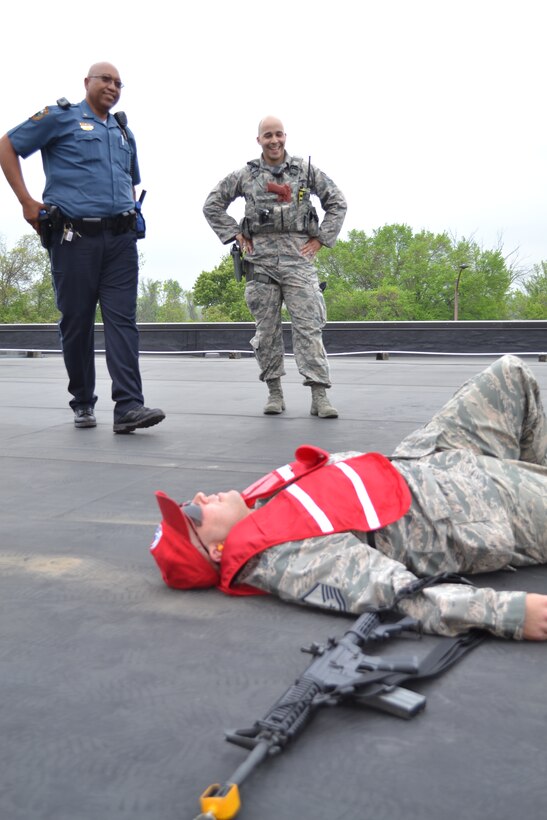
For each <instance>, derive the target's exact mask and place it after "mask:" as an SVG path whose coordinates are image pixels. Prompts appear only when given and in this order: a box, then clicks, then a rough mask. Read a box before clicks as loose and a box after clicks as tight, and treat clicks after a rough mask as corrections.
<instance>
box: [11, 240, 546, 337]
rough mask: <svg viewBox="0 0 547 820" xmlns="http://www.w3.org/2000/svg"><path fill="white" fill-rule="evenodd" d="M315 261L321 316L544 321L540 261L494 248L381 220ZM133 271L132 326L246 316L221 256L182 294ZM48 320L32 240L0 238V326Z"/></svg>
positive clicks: (42, 257) (45, 269)
mask: <svg viewBox="0 0 547 820" xmlns="http://www.w3.org/2000/svg"><path fill="white" fill-rule="evenodd" d="M315 265H316V268H317V273H318V277H319V281H320V282H323V283H325V284H324V296H325V301H326V304H327V310H328V318H329V320H331V321H363V320H366V321H446V320H450V319H454V318H458V319H462V320H465V319H467V320H479V319H483V320H484V319H495V320H507V319H545V318H547V262H546V261H541V262H539V263H537V264H535V265H533V266H532V267H531V268H528V269H523V268H522V267H521V266H519V263H518V259H517V257H516V253H515V252H513V253H510V254H504V252H503V247H502V246H501V244H500V246H499V247H497V248H494V249H487V250H485V249H483V248H481V247H480V246H479V245H478V244H477V243H476V242H475V241H474V240H473V239H465V238H460V239H457V238H455V237H452V236H450V235H449V234H448V233H439V234H434V233H431V232H429V231H425V230H423V231H419V232H416V233H415V232H414V231H413V230H412V229H411V228H410V227H409V226H407V225H397V224H396V225H384V226H383V227H381V228H378V229H377V230H375V231H373V232H372V234H370V235H367V234H366V233H365V232H364V231H358V230H353V231H350V232H349V234H348V237H347V239H345V240H339V241H338V242H337V243H336V245H335V247H334V248H322V249H321V250H320V251H319V253H318V254H317V257H316V260H315ZM143 267H144V260H143V259H142V258H141V277H140V281H139V294H138V307H137V320H138V321H139V322H195V321H207V322H230V321H252V316H251V314H250V312H249V310H248V308H247V305H246V303H245V296H244V290H245V284H244V282H236V280H235V278H234V273H233V264H232V259H231V256H230V254H229V253H227V254H226V255H225V256H223V257H222V258H221V260H220V262H219V264H218V265H217V267H215V268H214V269H213V270H212V271H203V272H202V273H200V274H199V275H198V276H197V278H196V281H195V283H194V285H193V287H192V288H191V289H190V290H185V289H184V288H182V287H181V285H180V284H179V283H178V282H177V281H176V280H175V279H168V280H166V281H158V280H153V279H148V278H146V277H143V275H142V269H143ZM58 318H59V314H58V311H57V309H56V307H55V299H54V294H53V289H52V287H51V274H50V267H49V258H48V255H47V253H46V252H45V251H44V250H43V248H42V246H41V245H40V241H39V239H38V237H37V236H36V235H25V236H23V237H22V238H21V239H20V240H19V242H18V243H17V244H16V246H15V247H14V248H12V249H8V248H7V247H6V244H5V242H4V240H3V239H2V237H0V322H2V323H26V322H37V323H50V322H56V321H57V320H58ZM287 318H288V317H287ZM97 321H100V311H99V314H98V317H97Z"/></svg>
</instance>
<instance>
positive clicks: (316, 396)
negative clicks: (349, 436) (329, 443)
mask: <svg viewBox="0 0 547 820" xmlns="http://www.w3.org/2000/svg"><path fill="white" fill-rule="evenodd" d="M285 139H286V134H285V130H284V128H283V124H282V123H281V121H280V120H278V119H277V118H276V117H272V116H268V117H265V118H264V119H263V120H261V122H260V123H259V127H258V137H257V142H258V144H259V145H260V146H261V148H262V156H261V157H260V158H259V159H256V160H251V161H250V162H248V163H247V165H246V166H245V167H244V168H242V169H240V170H239V171H234V172H233V173H231V174H229V175H228V176H227V177H225V179H223V180H221V181H220V182H219V183H218V185H217V186H216V187H215V188H214V189H213V190H212V191H211V193H210V194H209V196H208V197H207V199H206V201H205V205H204V208H203V212H204V214H205V218H206V219H207V221H208V223H209V224H210V225H211V227H212V228H213V230H214V231H215V233H216V234H217V236H218V237H219V239H220V240H221V241H222V242H223V243H224V244H228V243H229V242H233V241H234V240H237V242H238V243H239V246H240V248H241V250H242V252H243V253H244V254H245V259H244V270H245V277H246V280H247V285H246V288H245V299H246V302H247V306H248V307H249V310H250V311H251V313H252V314H253V317H254V319H255V322H256V331H255V335H254V337H253V339H251V345H252V347H253V349H254V352H255V355H256V358H257V361H258V365H259V367H260V379H261V381H265V382H266V384H267V385H268V391H269V396H268V401H267V403H266V405H265V407H264V413H266V414H277V413H282V412H283V410H284V409H285V401H284V397H283V391H282V387H281V376H283V375H284V374H285V368H284V345H283V333H282V323H281V308H282V305H283V303H285V306H286V308H287V310H288V312H289V315H290V317H291V323H292V339H293V350H294V356H295V360H296V365H297V367H298V370H299V372H300V374H301V375H302V377H303V379H304V384H305V385H308V386H309V387H310V388H311V392H312V404H311V410H310V412H311V414H312V415H314V416H319V417H320V418H336V417H337V416H338V412H337V411H336V409H335V408H334V407H333V406H332V405H331V404H330V402H329V400H328V398H327V394H326V389H327V388H329V387H330V386H331V381H330V374H329V366H328V361H327V355H326V351H325V348H324V346H323V340H322V329H323V327H324V325H325V322H326V308H325V301H324V299H323V294H322V292H321V289H320V287H319V283H318V280H317V271H316V269H315V267H314V265H313V259H314V257H315V255H316V253H317V251H318V250H319V249H320V248H321V247H322V246H323V245H325V246H326V247H329V248H331V247H332V246H333V245H334V243H335V242H336V239H337V237H338V234H339V233H340V230H341V228H342V223H343V221H344V217H345V214H346V207H347V206H346V201H345V199H344V196H343V194H342V192H341V191H340V190H339V188H337V186H336V185H335V184H334V182H333V181H332V180H331V179H329V177H328V176H327V175H326V174H324V173H323V172H322V171H320V170H319V169H318V168H316V167H315V166H313V165H311V163H310V162H309V161H306V162H305V161H304V160H302V159H301V158H299V157H291V156H289V155H288V154H287V152H286V151H285ZM312 194H315V195H316V196H317V197H318V198H319V200H320V202H321V206H322V208H323V210H324V211H325V216H324V218H323V221H322V222H321V224H319V219H318V216H317V213H316V211H315V209H314V207H313V206H312V204H311V201H310V196H311V195H312ZM238 197H244V198H245V217H244V219H243V220H242V222H241V224H239V225H238V223H237V222H236V220H235V219H234V218H233V217H231V216H229V215H228V213H227V209H228V207H229V206H230V204H231V203H232V202H234V200H236V199H237V198H238Z"/></svg>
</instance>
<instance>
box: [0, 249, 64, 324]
mask: <svg viewBox="0 0 547 820" xmlns="http://www.w3.org/2000/svg"><path fill="white" fill-rule="evenodd" d="M58 318H59V312H58V311H57V308H56V307H55V297H54V293H53V287H52V285H51V273H50V264H49V257H48V254H47V252H46V251H45V250H44V249H43V248H42V246H41V244H40V239H39V238H38V235H37V234H25V235H24V236H22V237H21V239H20V240H19V242H18V243H17V245H16V246H15V247H14V248H13V249H12V250H7V248H6V244H5V240H4V239H3V238H2V237H0V322H4V323H7V322H10V323H27V322H55V321H57V319H58Z"/></svg>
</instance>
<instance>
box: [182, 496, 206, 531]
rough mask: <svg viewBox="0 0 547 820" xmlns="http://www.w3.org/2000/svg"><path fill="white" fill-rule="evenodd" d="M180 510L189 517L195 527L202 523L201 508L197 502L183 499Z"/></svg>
mask: <svg viewBox="0 0 547 820" xmlns="http://www.w3.org/2000/svg"><path fill="white" fill-rule="evenodd" d="M180 506H181V509H182V512H183V513H184V515H185V516H186V517H187V518H189V519H190V520H191V521H192V523H194V524H195V525H196V527H201V525H202V524H203V510H202V509H201V507H200V505H199V504H194V502H193V501H184V502H183V503H182V504H181V505H180Z"/></svg>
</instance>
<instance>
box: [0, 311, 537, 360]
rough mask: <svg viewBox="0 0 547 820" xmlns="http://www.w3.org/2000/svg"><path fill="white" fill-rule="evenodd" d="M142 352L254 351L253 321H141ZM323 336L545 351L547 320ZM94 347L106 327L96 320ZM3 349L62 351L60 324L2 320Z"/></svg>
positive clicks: (380, 351) (358, 343) (408, 345)
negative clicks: (4, 321)
mask: <svg viewBox="0 0 547 820" xmlns="http://www.w3.org/2000/svg"><path fill="white" fill-rule="evenodd" d="M138 327H139V333H140V350H141V353H143V354H146V353H153V354H170V355H184V354H187V355H206V354H207V353H217V354H219V355H228V356H230V355H240V356H241V355H253V351H252V348H251V344H250V340H251V338H252V336H253V334H254V324H253V323H252V322H218V323H217V322H172V323H157V324H152V323H140V324H139V326H138ZM283 334H284V340H285V349H286V351H287V353H289V354H290V353H292V340H291V326H290V323H289V322H285V323H283ZM323 340H324V343H325V348H326V350H327V353H328V354H329V356H345V355H360V354H361V355H365V354H369V355H370V354H377V356H378V357H379V358H380V357H385V356H387V355H388V354H389V353H394V354H395V353H400V354H402V353H408V354H414V355H426V354H430V355H435V354H445V355H446V354H456V355H462V354H464V355H481V354H486V355H501V354H503V353H517V354H528V355H537V356H540V357H543V356H546V355H547V321H543V320H534V321H532V320H530V321H500V322H497V321H477V322H466V321H457V322H454V321H451V322H327V324H326V325H325V328H324V331H323ZM95 346H96V350H97V351H98V352H100V351H103V350H104V332H103V326H102V325H101V324H97V325H95ZM0 351H4V352H10V351H11V352H14V351H21V352H26V353H27V354H29V355H39V354H41V353H60V352H61V344H60V340H59V333H58V329H57V325H56V324H41V325H39V324H28V325H15V324H14V325H8V324H4V325H0Z"/></svg>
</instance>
